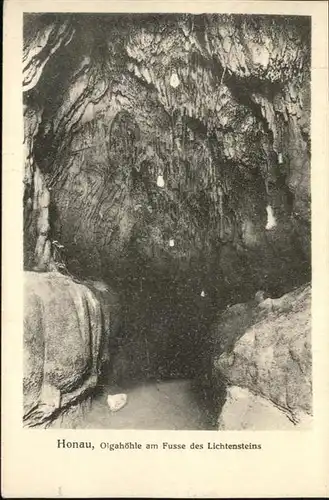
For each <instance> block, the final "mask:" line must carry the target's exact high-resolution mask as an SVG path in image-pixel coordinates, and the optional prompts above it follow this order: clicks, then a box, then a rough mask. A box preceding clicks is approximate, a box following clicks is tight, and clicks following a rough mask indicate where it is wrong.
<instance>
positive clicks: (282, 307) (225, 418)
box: [212, 285, 312, 430]
mask: <svg viewBox="0 0 329 500" xmlns="http://www.w3.org/2000/svg"><path fill="white" fill-rule="evenodd" d="M213 337H214V339H213V340H214V341H215V347H214V353H213V362H212V368H213V373H214V375H215V378H216V379H218V380H221V381H224V382H225V384H226V386H227V394H226V402H225V403H224V406H223V408H222V413H221V415H220V418H219V428H220V429H240V428H247V429H253V428H262V429H264V430H266V429H271V428H273V427H275V428H277V429H281V428H286V427H287V426H288V427H289V425H290V424H289V422H290V423H292V425H299V424H301V423H304V422H305V421H307V420H308V419H309V418H310V417H311V415H312V354H311V287H310V286H309V285H307V286H304V287H301V288H298V289H296V290H294V291H293V292H291V293H288V294H285V295H284V296H282V297H281V298H279V299H270V298H266V299H265V300H262V301H257V300H256V301H254V302H250V303H247V304H244V305H242V304H239V305H235V306H233V307H231V308H229V309H228V310H227V311H226V312H225V313H224V314H223V315H222V317H221V319H220V320H219V322H218V323H217V324H216V325H215V328H214V330H213ZM246 412H247V416H246ZM229 415H231V416H230V417H229ZM262 415H263V416H264V420H263V417H262ZM272 417H273V418H272ZM284 419H288V420H289V422H286V421H285V420H284ZM283 421H284V422H285V424H281V422H283Z"/></svg>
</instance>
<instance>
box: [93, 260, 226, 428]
mask: <svg viewBox="0 0 329 500" xmlns="http://www.w3.org/2000/svg"><path fill="white" fill-rule="evenodd" d="M201 283H202V285H203V287H204V288H205V289H206V290H207V293H202V292H203V288H202V286H201ZM205 284H206V286H205ZM120 287H121V289H122V295H123V297H124V298H123V304H124V306H123V311H122V323H121V328H120V331H119V332H118V334H117V336H116V337H114V338H111V340H110V352H111V353H112V360H111V362H110V364H109V367H108V370H107V371H106V373H104V376H103V380H102V385H103V389H102V390H103V391H104V389H105V390H111V391H112V392H122V391H124V392H127V394H128V398H129V393H134V392H136V391H140V390H141V388H144V390H145V391H149V392H152V391H160V392H161V391H163V390H165V391H166V396H165V397H167V398H172V399H177V398H178V400H179V401H178V404H181V405H182V406H184V405H185V410H184V411H186V413H187V414H188V412H189V410H190V409H189V408H187V407H188V406H191V405H195V406H196V407H197V411H198V413H199V419H200V420H201V421H202V425H201V427H200V428H203V429H212V428H215V425H216V419H217V417H218V411H219V410H218V409H219V407H220V406H221V405H222V404H223V397H224V396H223V395H224V390H223V391H222V396H223V397H222V396H221V391H218V387H216V389H214V388H213V387H214V386H213V380H212V377H211V349H210V341H209V332H210V325H211V324H212V323H213V321H214V317H215V315H216V314H218V304H217V297H216V286H215V285H214V284H212V283H211V280H210V278H209V277H208V276H207V275H206V271H205V269H204V266H202V265H199V267H193V269H192V270H191V269H190V270H189V271H184V273H182V272H180V271H179V270H173V269H168V270H167V271H163V270H161V271H158V272H157V271H155V270H154V268H153V269H152V270H151V269H150V268H149V267H148V266H147V264H146V263H144V262H141V261H138V259H136V255H135V256H134V259H132V260H131V266H130V268H129V269H125V274H124V276H123V277H122V278H121V280H120ZM215 391H216V395H215ZM218 394H220V395H219V396H218ZM99 397H101V395H100V396H99ZM156 397H157V396H156ZM153 399H154V398H153ZM176 406H177V404H176ZM146 411H147V410H146ZM149 411H150V409H148V412H149ZM164 411H166V410H164ZM192 411H194V410H192Z"/></svg>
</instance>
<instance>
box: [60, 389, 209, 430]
mask: <svg viewBox="0 0 329 500" xmlns="http://www.w3.org/2000/svg"><path fill="white" fill-rule="evenodd" d="M123 390H124V392H125V393H126V394H127V395H128V402H127V404H126V406H125V407H123V408H122V409H121V410H120V411H118V412H116V413H112V412H111V411H110V409H109V407H108V404H107V396H108V394H114V393H115V392H117V391H118V388H117V387H116V388H115V390H113V388H111V387H104V388H103V390H102V392H100V394H98V395H97V396H96V397H95V398H94V399H93V400H92V402H90V404H89V406H85V407H84V408H83V410H82V411H80V410H81V409H79V415H78V417H77V415H76V414H74V410H73V409H72V410H70V411H69V412H68V413H67V414H64V415H63V416H62V417H60V418H59V421H58V422H57V424H55V426H56V427H57V426H58V425H60V427H61V428H65V427H67V428H72V422H74V424H73V425H74V428H76V429H147V430H211V429H212V428H213V423H212V421H211V417H210V413H209V411H208V410H207V408H206V406H205V404H204V402H203V401H202V400H200V397H199V395H198V391H197V389H196V387H195V386H194V383H193V382H192V381H191V380H169V381H161V382H148V383H140V384H138V385H135V386H131V387H130V388H125V389H123Z"/></svg>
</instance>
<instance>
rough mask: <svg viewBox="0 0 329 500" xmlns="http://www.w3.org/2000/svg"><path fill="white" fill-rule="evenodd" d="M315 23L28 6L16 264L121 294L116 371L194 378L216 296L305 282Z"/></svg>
mask: <svg viewBox="0 0 329 500" xmlns="http://www.w3.org/2000/svg"><path fill="white" fill-rule="evenodd" d="M310 32H311V23H310V18H308V17H289V16H284V17H283V16H245V15H244V16H242V15H226V14H225V15H224V14H200V15H191V14H163V15H161V14H126V15H124V14H113V15H102V14H97V15H96V14H64V13H63V14H26V15H25V18H24V53H23V69H24V74H23V105H24V124H25V132H24V148H25V177H24V267H25V270H27V271H38V272H53V271H55V272H58V271H60V272H62V273H63V274H66V275H71V276H75V277H78V278H79V279H81V280H86V279H91V280H102V281H105V282H106V283H108V284H109V285H110V287H111V288H113V289H115V290H116V292H118V293H119V294H120V301H121V303H122V305H123V310H124V318H125V320H124V322H123V323H122V324H121V329H120V334H119V335H118V336H117V337H116V339H115V346H114V350H115V353H116V357H115V363H114V364H113V367H112V370H113V373H112V375H113V377H114V378H115V379H116V380H120V379H124V378H125V377H131V378H134V377H135V378H136V377H139V376H140V377H145V376H146V375H147V376H149V377H158V376H161V377H169V376H190V375H191V373H195V372H196V371H198V370H199V369H201V365H202V363H203V358H204V357H205V356H207V352H206V351H207V347H206V346H208V341H209V328H210V325H211V324H212V323H213V321H214V318H216V317H217V316H218V312H220V311H223V310H224V309H225V307H226V306H228V305H232V304H235V303H240V304H241V303H244V302H246V301H248V300H250V299H251V297H253V296H254V294H255V293H256V292H257V290H260V289H262V290H264V291H265V292H266V293H267V294H268V295H269V296H271V297H279V296H282V295H283V294H286V293H288V292H289V291H291V290H292V289H294V288H296V287H298V286H301V285H303V284H304V283H306V282H308V281H309V280H310V241H311V237H310V203H311V200H310V71H311V61H310V54H311V50H310ZM239 307H240V306H239ZM238 309H239V308H238ZM240 309H241V311H240ZM240 309H239V311H240V312H239V314H240V313H241V317H240V320H239V321H241V329H242V331H243V332H244V331H245V330H246V321H247V322H249V321H252V318H251V319H250V318H249V316H250V314H251V313H250V312H249V310H247V309H244V308H243V307H242V306H241V307H240ZM251 316H252V315H251ZM252 317H253V316H252ZM271 321H272V320H271ZM224 323H225V321H224ZM239 328H240V327H239ZM225 339H226V334H223V339H222V341H223V342H226V340H225ZM286 347H287V346H286ZM225 352H226V351H225ZM223 353H224V351H223ZM223 356H224V354H223ZM221 363H224V358H221ZM291 363H292V362H291ZM202 366H203V365H202ZM221 366H222V365H221ZM292 366H293V367H294V366H295V365H293V364H292ZM293 369H294V370H295V368H293ZM240 383H241V380H240V379H239V380H238V381H236V382H234V381H232V384H234V385H238V386H239V387H240V385H239V384H240ZM249 389H250V390H251V391H252V390H253V388H252V387H250V388H249ZM265 397H269V395H268V394H265ZM281 403H282V402H281ZM281 403H280V402H278V404H281ZM287 404H288V403H287Z"/></svg>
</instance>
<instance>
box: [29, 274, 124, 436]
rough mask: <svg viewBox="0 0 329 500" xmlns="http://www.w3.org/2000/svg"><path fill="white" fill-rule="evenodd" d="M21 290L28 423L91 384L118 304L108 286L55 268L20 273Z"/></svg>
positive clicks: (41, 418)
mask: <svg viewBox="0 0 329 500" xmlns="http://www.w3.org/2000/svg"><path fill="white" fill-rule="evenodd" d="M92 288H94V290H95V291H94V292H93V291H92ZM24 293H25V295H24V299H25V307H24V381H23V393H24V422H25V424H26V425H28V426H32V425H37V424H41V423H42V422H43V421H45V420H47V419H48V418H50V417H51V416H52V415H53V414H54V413H56V412H58V411H59V410H60V409H62V408H65V406H67V405H68V404H69V403H72V402H74V401H77V400H78V398H81V397H84V396H85V395H86V394H88V391H90V390H91V389H94V388H95V387H96V385H97V382H98V378H99V375H100V374H101V370H102V367H103V366H104V364H105V363H107V362H108V361H109V338H110V336H111V335H113V334H114V328H115V323H116V321H117V315H118V312H119V309H118V302H117V300H115V295H114V293H113V292H111V291H109V289H108V288H105V287H104V286H103V287H101V286H100V284H99V283H96V284H95V285H94V286H93V287H91V286H89V287H87V286H85V285H84V284H81V283H77V282H74V281H72V279H70V278H68V277H66V276H63V275H61V274H59V273H57V272H53V273H34V272H27V273H25V288H24Z"/></svg>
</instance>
